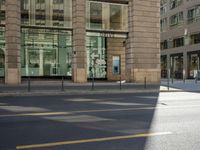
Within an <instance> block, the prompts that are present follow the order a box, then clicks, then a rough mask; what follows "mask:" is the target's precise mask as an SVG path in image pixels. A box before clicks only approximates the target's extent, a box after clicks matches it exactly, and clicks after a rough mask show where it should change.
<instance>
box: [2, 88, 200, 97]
mask: <svg viewBox="0 0 200 150" xmlns="http://www.w3.org/2000/svg"><path fill="white" fill-rule="evenodd" d="M156 92H161V93H167V92H200V91H185V90H179V89H178V90H169V91H168V90H158V89H150V90H123V89H122V90H113V91H108V90H107V91H102V90H101V91H95V90H87V91H86V90H85V91H78V90H75V91H43V92H41V91H32V92H24V91H22V92H2V93H0V97H6V96H54V95H55V96H56V95H57V96H59V95H84V94H119V93H120V94H123V93H124V94H126V93H127V94H128V93H156Z"/></svg>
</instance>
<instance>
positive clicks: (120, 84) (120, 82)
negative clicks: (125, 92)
mask: <svg viewBox="0 0 200 150" xmlns="http://www.w3.org/2000/svg"><path fill="white" fill-rule="evenodd" d="M119 89H120V90H121V89H122V77H121V75H120V81H119Z"/></svg>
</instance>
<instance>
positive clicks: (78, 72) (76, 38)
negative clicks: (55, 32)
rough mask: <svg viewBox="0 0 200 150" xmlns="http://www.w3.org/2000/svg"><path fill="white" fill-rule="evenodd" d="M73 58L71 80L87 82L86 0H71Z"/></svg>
mask: <svg viewBox="0 0 200 150" xmlns="http://www.w3.org/2000/svg"><path fill="white" fill-rule="evenodd" d="M72 12H73V18H72V27H73V38H72V40H73V56H72V57H73V58H72V60H73V61H72V80H73V81H74V82H77V83H84V82H87V59H86V29H85V26H86V17H85V14H86V0H73V1H72Z"/></svg>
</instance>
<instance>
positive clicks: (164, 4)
mask: <svg viewBox="0 0 200 150" xmlns="http://www.w3.org/2000/svg"><path fill="white" fill-rule="evenodd" d="M166 12H167V0H161V2H160V14H161V15H164V14H165V13H166Z"/></svg>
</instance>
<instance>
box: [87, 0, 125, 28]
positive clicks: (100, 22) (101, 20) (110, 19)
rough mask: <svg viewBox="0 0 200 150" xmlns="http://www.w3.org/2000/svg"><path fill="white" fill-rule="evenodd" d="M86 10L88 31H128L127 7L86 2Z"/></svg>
mask: <svg viewBox="0 0 200 150" xmlns="http://www.w3.org/2000/svg"><path fill="white" fill-rule="evenodd" d="M86 10H87V11H86V12H87V28H88V29H97V30H99V29H101V30H114V31H115V30H116V31H128V5H124V4H113V3H104V2H91V1H88V2H87V8H86ZM122 14H123V15H122Z"/></svg>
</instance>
